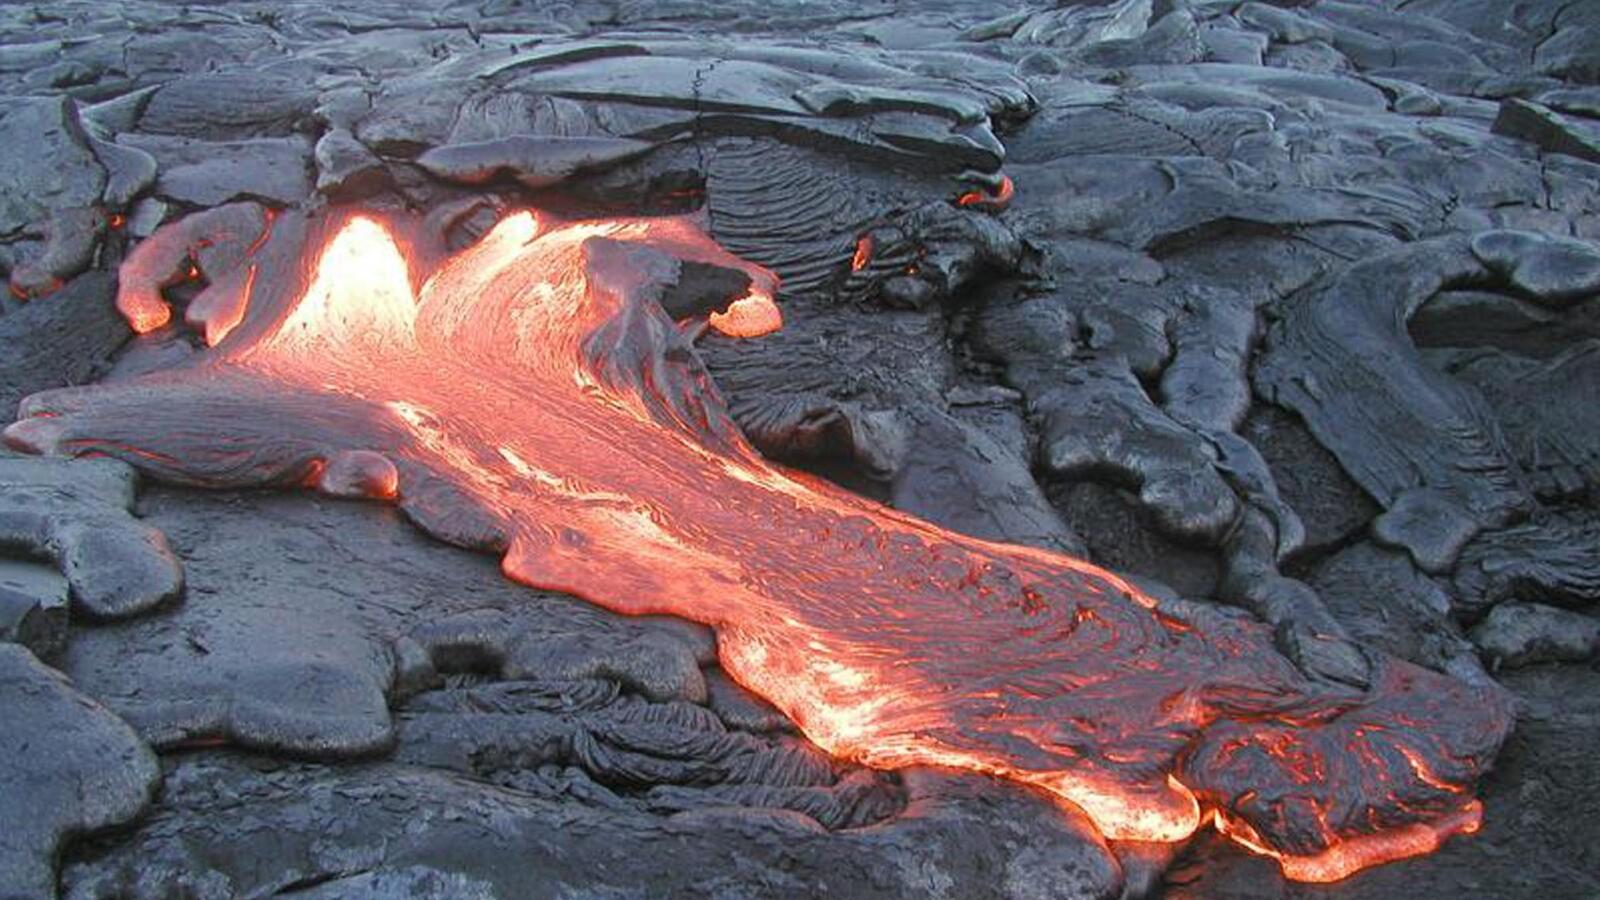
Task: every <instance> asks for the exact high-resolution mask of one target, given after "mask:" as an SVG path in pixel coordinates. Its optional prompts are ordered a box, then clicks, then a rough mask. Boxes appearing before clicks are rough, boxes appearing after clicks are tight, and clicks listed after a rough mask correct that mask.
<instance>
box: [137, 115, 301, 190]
mask: <svg viewBox="0 0 1600 900" xmlns="http://www.w3.org/2000/svg"><path fill="white" fill-rule="evenodd" d="M117 140H118V141H119V142H121V143H125V144H127V145H129V146H131V147H136V148H138V149H140V150H143V151H145V152H146V153H149V154H150V155H151V156H153V157H155V160H156V163H157V165H158V166H159V167H160V174H159V175H158V176H157V178H156V186H155V190H156V193H158V194H160V195H161V196H163V197H166V198H167V199H169V200H175V201H177V202H179V203H187V204H192V205H194V206H201V207H211V206H217V205H220V204H223V203H228V202H230V201H235V200H264V201H269V202H274V203H280V204H293V203H296V202H299V201H301V200H304V199H306V198H307V197H308V196H310V195H311V181H310V179H309V177H308V174H307V172H308V169H309V168H310V166H309V162H310V159H311V150H312V146H311V142H310V141H308V140H306V139H305V138H304V137H301V136H294V137H286V138H249V139H244V140H237V141H203V140H197V139H192V138H183V137H169V136H164V135H146V134H135V133H129V134H123V135H120V136H118V138H117Z"/></svg>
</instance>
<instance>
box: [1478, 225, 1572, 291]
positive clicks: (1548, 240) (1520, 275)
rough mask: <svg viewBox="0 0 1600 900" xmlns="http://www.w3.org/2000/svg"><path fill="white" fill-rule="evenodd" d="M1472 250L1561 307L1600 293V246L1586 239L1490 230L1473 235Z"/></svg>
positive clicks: (1520, 286) (1519, 285) (1518, 285)
mask: <svg viewBox="0 0 1600 900" xmlns="http://www.w3.org/2000/svg"><path fill="white" fill-rule="evenodd" d="M1472 254H1473V255H1474V256H1476V257H1478V259H1479V260H1481V261H1482V262H1483V264H1484V265H1486V266H1488V267H1489V268H1490V269H1491V270H1493V271H1494V272H1495V274H1497V275H1500V276H1501V277H1503V278H1505V279H1506V280H1507V281H1508V282H1510V284H1511V287H1512V288H1514V289H1515V290H1517V291H1518V292H1520V293H1525V294H1527V295H1529V296H1530V297H1532V298H1533V299H1534V300H1536V301H1538V302H1540V303H1544V304H1548V305H1550V306H1555V307H1557V308H1560V307H1564V306H1568V305H1570V304H1572V303H1573V302H1575V301H1578V300H1582V299H1583V298H1585V297H1593V296H1595V295H1597V294H1600V246H1596V245H1595V244H1591V243H1589V242H1586V241H1578V240H1573V239H1571V238H1564V237H1558V236H1552V235H1547V234H1539V233H1537V232H1527V231H1490V232H1485V233H1483V234H1480V235H1477V236H1476V237H1474V238H1473V239H1472Z"/></svg>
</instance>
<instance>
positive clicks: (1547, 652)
mask: <svg viewBox="0 0 1600 900" xmlns="http://www.w3.org/2000/svg"><path fill="white" fill-rule="evenodd" d="M1472 641H1473V643H1475V644H1477V645H1478V648H1479V649H1480V650H1482V651H1483V654H1484V656H1485V657H1487V658H1488V659H1489V661H1490V665H1493V666H1496V667H1499V666H1507V667H1511V668H1516V667H1519V666H1527V665H1534V664H1536V663H1552V662H1568V663H1582V662H1588V661H1589V660H1591V659H1593V658H1595V656H1596V655H1600V619H1596V618H1594V617H1593V616H1586V615H1583V614H1582V613H1576V612H1573V611H1571V610H1566V609H1561V608H1559V607H1554V606H1544V605H1542V604H1538V603H1503V604H1501V605H1499V606H1496V607H1495V608H1494V609H1493V610H1491V611H1490V612H1489V615H1488V616H1487V617H1486V618H1485V619H1484V620H1483V621H1482V622H1480V623H1478V625H1477V627H1475V628H1473V629H1472Z"/></svg>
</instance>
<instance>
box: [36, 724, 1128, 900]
mask: <svg viewBox="0 0 1600 900" xmlns="http://www.w3.org/2000/svg"><path fill="white" fill-rule="evenodd" d="M908 779H911V781H912V783H911V784H910V785H909V791H910V803H909V805H908V807H907V809H906V811H905V813H904V814H902V815H901V816H900V817H898V818H897V819H895V820H894V821H892V822H889V823H886V824H884V825H880V826H876V827H872V828H865V829H851V830H845V831H839V832H831V833H830V832H828V831H826V830H824V829H822V828H821V827H820V826H818V825H817V824H816V822H815V820H813V819H810V818H809V817H807V816H805V815H804V814H802V813H795V812H785V811H770V810H765V809H762V808H758V807H750V806H740V805H737V804H736V803H729V804H727V805H725V806H722V807H720V808H706V809H696V810H689V811H684V812H680V813H677V814H675V815H671V816H658V815H655V814H651V813H643V812H639V811H636V810H633V809H631V808H629V807H628V806H627V805H625V804H624V805H621V806H619V805H617V804H614V803H612V802H611V800H610V798H608V797H607V796H606V794H607V793H608V792H606V791H604V789H597V786H596V785H594V784H593V783H592V782H588V781H587V780H586V779H585V778H584V777H583V776H582V775H581V773H577V774H573V773H568V772H564V771H563V770H561V769H559V768H557V767H548V768H546V769H542V770H537V771H536V772H529V773H528V777H527V778H524V779H522V780H521V781H520V782H519V784H518V785H517V787H515V788H508V787H500V786H496V785H492V784H487V783H484V782H482V781H477V780H473V779H469V778H465V777H463V776H461V775H459V774H456V773H452V772H448V771H444V770H438V769H431V768H422V767H417V766H412V765H403V764H396V763H381V764H369V765H361V766H350V767H343V768H326V767H320V766H314V765H306V764H293V763H289V764H284V763H275V762H269V761H264V760H240V759H237V758H233V757H228V756H221V755H218V754H214V753H207V754H195V755H192V756H189V757H186V758H185V759H184V760H183V761H181V762H179V763H178V764H177V765H176V766H175V767H174V770H173V771H172V772H171V773H170V774H169V776H168V778H167V784H166V789H165V794H164V796H165V797H166V801H165V803H164V805H163V808H162V810H161V811H159V812H158V813H157V814H156V815H155V816H153V817H152V818H151V819H150V821H149V822H148V824H146V825H145V826H143V827H142V828H141V829H140V830H138V831H137V832H135V833H134V834H133V835H132V836H131V837H130V838H129V839H126V840H123V841H119V842H106V843H103V844H101V845H99V846H96V847H94V848H89V849H87V850H86V851H85V852H82V853H78V854H75V855H74V858H73V860H72V862H71V864H70V865H69V866H68V867H67V868H66V871H65V872H64V874H63V883H64V888H65V890H64V892H63V893H64V896H65V897H68V898H72V900H89V898H106V897H110V896H121V897H133V898H140V900H143V898H151V900H154V898H157V897H167V896H171V895H172V894H173V893H174V892H198V893H201V894H202V895H204V894H206V893H208V892H209V893H221V894H228V893H244V894H257V893H272V892H284V891H290V892H296V893H300V894H303V895H305V896H308V897H330V898H331V897H373V898H376V897H381V896H388V895H391V894H392V893H393V892H394V891H404V892H405V893H406V894H407V895H408V896H415V897H424V898H440V900H443V898H446V897H461V896H474V897H511V896H529V895H530V894H529V892H530V890H531V891H532V896H552V897H554V896H565V895H571V894H573V893H576V892H596V893H648V894H650V895H651V896H659V897H702V896H705V895H706V893H707V892H708V891H710V892H712V893H714V894H724V895H728V896H737V895H740V894H747V893H751V892H755V893H760V894H762V895H763V896H774V897H809V896H815V894H816V892H817V891H819V890H822V891H826V892H827V893H829V894H830V895H834V896H841V897H852V898H854V897H860V898H874V897H884V898H888V897H896V896H903V895H904V894H905V893H907V892H921V891H926V890H927V889H928V888H929V886H930V885H932V886H933V888H934V889H935V890H937V891H940V892H942V893H943V894H944V895H946V896H952V897H954V896H961V897H974V898H987V897H1009V896H1019V895H1022V894H1023V893H1024V892H1026V891H1030V890H1034V889H1036V888H1038V887H1039V886H1040V885H1047V886H1048V890H1049V892H1050V893H1049V896H1056V897H1070V898H1083V900H1109V898H1113V897H1116V896H1118V894H1119V892H1120V890H1121V871H1120V868H1119V866H1118V865H1117V862H1116V860H1115V857H1113V856H1112V855H1111V854H1110V852H1109V851H1108V850H1107V849H1106V848H1105V845H1104V844H1103V843H1101V842H1100V841H1099V840H1097V839H1096V838H1094V837H1093V835H1092V833H1091V832H1090V831H1089V830H1088V829H1087V825H1086V823H1085V822H1084V821H1083V820H1082V819H1081V818H1078V817H1075V816H1070V815H1069V816H1062V815H1060V814H1059V813H1055V812H1053V811H1051V810H1048V809H1047V808H1043V807H1041V806H1039V801H1038V800H1037V798H1034V797H1032V796H1030V795H1028V794H1026V793H1018V792H1015V791H1013V790H1007V789H1004V788H1002V789H999V790H995V789H993V788H989V787H986V786H984V784H983V783H982V782H981V781H980V782H979V784H976V785H975V784H972V783H969V782H965V781H961V780H955V779H950V778H948V777H947V776H943V775H937V774H933V773H927V774H923V773H915V777H914V778H913V777H912V776H910V775H908ZM991 821H992V824H986V825H985V826H984V827H981V828H975V827H974V826H975V825H976V824H977V823H979V822H983V823H991ZM257 827H266V828H270V829H271V830H272V831H273V832H274V833H275V834H278V835H280V838H279V839H278V840H275V841H270V842H263V841H260V840H259V839H258V838H253V837H251V835H252V833H253V832H254V831H255V829H256V828H257ZM664 858H671V859H672V860H673V862H674V864H673V865H671V866H663V865H662V864H661V863H662V860H663V859H664ZM978 860H985V861H986V862H985V863H984V864H982V865H977V864H976V863H977V862H978ZM996 868H998V870H999V871H998V873H997V872H996V871H995V869H996ZM997 875H998V880H997Z"/></svg>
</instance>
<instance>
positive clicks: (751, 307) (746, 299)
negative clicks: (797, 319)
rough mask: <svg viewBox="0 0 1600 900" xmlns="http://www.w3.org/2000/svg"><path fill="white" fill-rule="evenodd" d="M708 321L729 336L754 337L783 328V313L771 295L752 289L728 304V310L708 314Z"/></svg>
mask: <svg viewBox="0 0 1600 900" xmlns="http://www.w3.org/2000/svg"><path fill="white" fill-rule="evenodd" d="M706 322H707V323H709V324H710V325H711V327H712V328H715V329H716V330H718V331H720V332H722V333H723V334H725V335H727V336H729V337H739V338H754V337H761V336H762V335H764V334H771V333H773V332H774V331H777V330H778V329H780V328H782V327H783V313H782V312H780V311H779V310H778V304H776V303H774V302H773V301H772V298H771V297H769V296H767V295H766V294H763V293H759V292H757V291H754V290H752V291H751V292H750V293H748V294H746V295H745V296H743V297H740V298H739V299H737V300H735V301H733V302H732V303H730V304H728V310H727V312H714V313H712V314H711V315H710V316H707V317H706Z"/></svg>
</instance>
